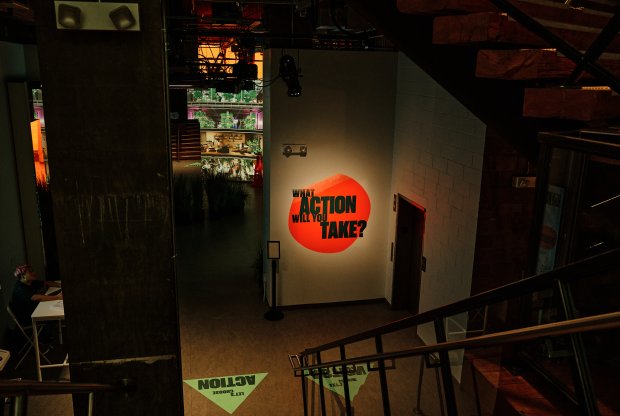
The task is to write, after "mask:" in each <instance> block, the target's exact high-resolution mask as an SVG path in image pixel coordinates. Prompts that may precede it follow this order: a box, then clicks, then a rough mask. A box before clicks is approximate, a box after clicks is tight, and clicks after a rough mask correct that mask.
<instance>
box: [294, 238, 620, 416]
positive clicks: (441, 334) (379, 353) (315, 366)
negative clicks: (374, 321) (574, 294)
mask: <svg viewBox="0 0 620 416" xmlns="http://www.w3.org/2000/svg"><path fill="white" fill-rule="evenodd" d="M618 269H620V249H615V250H611V251H608V252H606V253H603V254H600V255H597V256H593V257H590V258H587V259H584V260H581V261H578V262H575V263H572V264H569V265H567V266H564V267H561V268H558V269H555V270H552V271H549V272H547V273H543V274H540V275H536V276H532V277H530V278H527V279H524V280H521V281H519V282H515V283H511V284H508V285H505V286H501V287H499V288H497V289H494V290H490V291H487V292H484V293H480V294H478V295H474V296H471V297H469V298H467V299H464V300H461V301H458V302H455V303H452V304H449V305H446V306H442V307H439V308H436V309H433V310H430V311H427V312H422V313H419V314H417V315H414V316H411V317H407V318H403V319H400V320H398V321H395V322H392V323H389V324H387V325H384V326H381V327H378V328H374V329H371V330H368V331H363V332H361V333H358V334H355V335H351V336H348V337H345V338H341V339H338V340H335V341H332V342H328V343H325V344H322V345H319V346H316V347H312V348H307V349H305V350H304V351H302V352H301V353H299V354H294V355H290V356H289V360H290V362H291V365H292V367H293V369H294V374H295V376H298V377H300V379H301V387H302V398H303V400H304V414H305V415H307V414H308V413H307V404H308V403H307V401H308V398H307V376H316V375H318V378H319V382H318V384H319V386H320V387H319V400H320V406H321V414H322V415H325V414H326V410H325V394H324V384H323V371H324V370H325V369H330V368H331V369H334V372H336V371H338V372H341V373H342V378H343V388H344V397H345V413H346V415H352V414H353V412H352V407H351V400H350V394H349V385H348V379H347V372H348V371H343V370H342V369H343V368H347V367H346V366H347V365H352V364H359V363H365V364H366V366H367V368H368V369H369V370H376V371H378V372H379V376H380V388H381V397H382V400H383V412H384V414H385V415H390V414H391V409H390V399H389V389H388V384H387V373H386V370H387V369H389V368H390V367H387V366H386V361H390V360H392V361H393V360H397V359H401V358H405V357H411V356H416V355H424V356H428V355H429V354H431V353H435V354H437V355H438V356H439V364H438V365H439V367H440V371H441V378H442V382H443V396H444V397H443V402H444V403H445V407H446V410H447V412H448V414H449V415H456V414H458V411H457V404H456V398H455V393H454V386H453V383H452V373H451V368H450V361H449V357H448V352H449V351H452V350H456V349H461V348H478V347H483V346H489V345H503V344H507V343H513V342H519V341H524V340H530V339H535V338H541V337H548V336H556V335H565V334H571V337H573V336H575V335H574V334H579V333H581V332H586V331H594V330H601V329H609V328H618V327H620V311H614V312H611V313H606V314H600V315H596V316H589V317H582V318H576V319H567V320H564V321H560V322H553V323H550V324H545V325H537V326H532V327H526V328H519V329H513V330H508V331H503V332H497V333H494V334H487V335H481V336H477V337H471V338H466V339H463V340H458V341H447V340H446V331H445V326H444V322H445V320H446V319H447V318H448V317H450V316H453V315H456V314H459V313H466V312H469V311H472V310H474V309H478V308H483V307H485V306H488V305H491V304H494V303H498V302H502V301H509V300H513V299H516V298H518V297H520V296H524V295H531V294H533V293H535V292H538V291H541V290H545V289H549V288H554V287H555V288H556V289H557V291H558V295H559V297H560V300H561V301H562V304H563V307H565V308H569V309H570V308H572V307H573V306H572V303H571V302H570V301H569V300H570V299H566V298H567V297H568V298H570V290H569V289H570V287H569V285H570V284H571V283H574V282H576V281H579V280H581V279H586V278H589V277H592V276H595V275H600V274H602V273H605V272H608V271H611V270H618ZM569 312H571V313H568V314H566V316H567V317H569V318H572V317H574V316H575V311H574V310H572V311H569ZM428 323H432V324H433V325H434V329H435V336H436V341H437V342H436V343H435V344H432V345H425V346H420V347H415V348H411V349H407V350H399V351H392V352H385V351H384V350H383V339H384V336H386V335H388V334H391V333H394V332H396V331H400V330H403V329H406V328H411V327H415V326H418V325H423V324H428ZM367 340H374V343H375V353H374V354H370V355H358V356H354V357H352V356H350V355H349V356H348V355H347V353H346V347H347V346H349V345H351V344H355V343H360V342H363V341H367ZM329 350H337V351H338V353H339V359H338V360H331V361H323V360H322V354H324V353H326V352H327V351H329ZM575 356H576V357H581V356H582V354H575ZM576 361H577V362H576V363H575V365H576V366H577V371H578V373H579V374H586V375H587V374H589V371H588V368H587V361H585V360H576ZM576 383H577V384H582V383H588V384H590V386H576V387H577V388H580V389H581V390H582V391H592V388H591V380H589V379H588V377H580V378H579V379H578V380H577V381H576ZM581 399H582V400H585V399H584V398H581ZM582 412H583V414H597V413H598V412H597V410H596V403H595V404H594V408H591V406H584V407H583V408H582Z"/></svg>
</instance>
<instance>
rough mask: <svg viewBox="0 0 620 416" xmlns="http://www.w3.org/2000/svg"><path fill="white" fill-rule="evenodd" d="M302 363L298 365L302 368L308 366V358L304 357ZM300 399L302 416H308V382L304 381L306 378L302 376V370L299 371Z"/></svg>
mask: <svg viewBox="0 0 620 416" xmlns="http://www.w3.org/2000/svg"><path fill="white" fill-rule="evenodd" d="M302 360H303V362H300V363H299V365H300V366H301V367H302V368H303V367H304V366H305V365H307V364H308V358H307V357H306V356H305V355H304V356H303V357H302ZM300 378H301V398H302V401H303V405H304V416H308V387H307V385H308V380H306V376H305V374H304V370H301V377H300Z"/></svg>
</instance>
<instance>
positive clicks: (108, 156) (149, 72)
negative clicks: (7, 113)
mask: <svg viewBox="0 0 620 416" xmlns="http://www.w3.org/2000/svg"><path fill="white" fill-rule="evenodd" d="M33 3H34V10H35V16H36V27H37V39H38V46H39V60H40V61H39V62H40V65H41V78H42V79H41V81H42V84H43V99H44V106H45V119H46V129H47V142H48V155H49V165H50V178H51V189H52V200H53V208H54V222H55V227H56V232H57V240H58V257H59V264H60V273H61V277H62V280H63V287H64V305H65V314H66V325H67V334H68V336H67V343H68V349H69V360H70V362H71V363H72V364H71V379H72V381H81V382H86V381H92V382H102V383H106V382H116V381H117V380H118V379H121V378H130V379H133V380H134V381H135V383H136V387H137V391H136V393H135V395H134V396H133V397H130V398H123V397H121V396H118V395H115V394H103V395H96V396H95V412H96V413H95V414H99V415H162V416H163V415H165V416H170V415H182V414H183V401H182V380H181V366H180V348H179V330H178V319H177V311H178V309H177V303H176V288H175V273H174V262H173V258H174V242H173V224H172V205H171V192H170V188H171V179H170V178H171V162H170V156H169V140H168V122H169V121H168V111H167V81H166V71H165V49H164V30H163V17H162V16H163V14H162V3H161V2H157V1H155V2H154V1H147V0H140V1H138V3H139V8H140V24H141V31H140V32H107V31H105V32H101V31H100V32H97V31H83V30H80V31H70V30H57V29H56V25H55V13H54V2H53V1H48V0H35V1H33ZM44 377H45V373H44ZM76 414H79V413H76Z"/></svg>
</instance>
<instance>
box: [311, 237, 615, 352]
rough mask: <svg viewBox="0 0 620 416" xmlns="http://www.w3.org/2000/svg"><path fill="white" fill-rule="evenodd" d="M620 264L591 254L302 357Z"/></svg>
mask: <svg viewBox="0 0 620 416" xmlns="http://www.w3.org/2000/svg"><path fill="white" fill-rule="evenodd" d="M617 266H620V249H614V250H610V251H607V252H605V253H602V254H599V255H596V256H592V257H588V258H587V259H584V260H580V261H577V262H575V263H571V264H568V265H566V266H563V267H559V268H557V269H554V270H551V271H549V272H546V273H541V274H538V275H535V276H532V277H529V278H526V279H523V280H520V281H518V282H514V283H509V284H507V285H504V286H500V287H499V288H496V289H492V290H489V291H486V292H482V293H480V294H477V295H473V296H471V297H469V298H466V299H463V300H460V301H457V302H454V303H451V304H448V305H445V306H441V307H439V308H436V309H433V310H430V311H427V312H422V313H419V314H417V315H415V316H411V317H407V318H402V319H400V320H397V321H394V322H392V323H389V324H386V325H382V326H380V327H376V328H373V329H370V330H367V331H363V332H360V333H358V334H355V335H351V336H348V337H345V338H340V339H338V340H335V341H331V342H328V343H325V344H322V345H319V346H316V347H313V348H307V349H305V350H304V351H303V352H302V353H300V355H301V356H305V355H312V354H315V353H318V352H321V351H325V350H330V349H332V348H336V347H339V346H341V345H347V344H352V343H355V342H360V341H364V340H367V339H370V338H375V337H377V336H382V335H385V334H388V333H390V332H395V331H399V330H402V329H406V328H410V327H412V326H417V325H421V324H426V323H429V322H433V321H434V320H436V319H437V318H438V317H441V318H443V317H448V316H452V315H456V314H459V313H463V312H468V311H470V310H472V309H476V308H480V307H483V306H486V305H489V304H493V303H497V302H501V301H505V300H509V299H514V298H516V297H519V296H523V295H527V294H531V293H533V292H536V291H539V290H543V289H548V288H550V287H552V285H553V283H555V281H557V280H564V281H568V282H574V281H576V280H580V279H584V278H587V277H590V276H592V275H595V274H600V273H602V272H605V271H607V270H610V269H612V268H613V267H617Z"/></svg>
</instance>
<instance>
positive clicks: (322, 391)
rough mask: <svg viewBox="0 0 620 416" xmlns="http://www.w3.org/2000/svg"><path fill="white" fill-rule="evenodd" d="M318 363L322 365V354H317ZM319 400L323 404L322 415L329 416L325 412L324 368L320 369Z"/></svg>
mask: <svg viewBox="0 0 620 416" xmlns="http://www.w3.org/2000/svg"><path fill="white" fill-rule="evenodd" d="M316 363H317V364H321V352H320V351H319V352H317V353H316ZM318 371H319V398H320V403H321V414H322V415H323V416H325V415H327V411H326V410H325V390H324V389H323V368H319V369H318Z"/></svg>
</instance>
